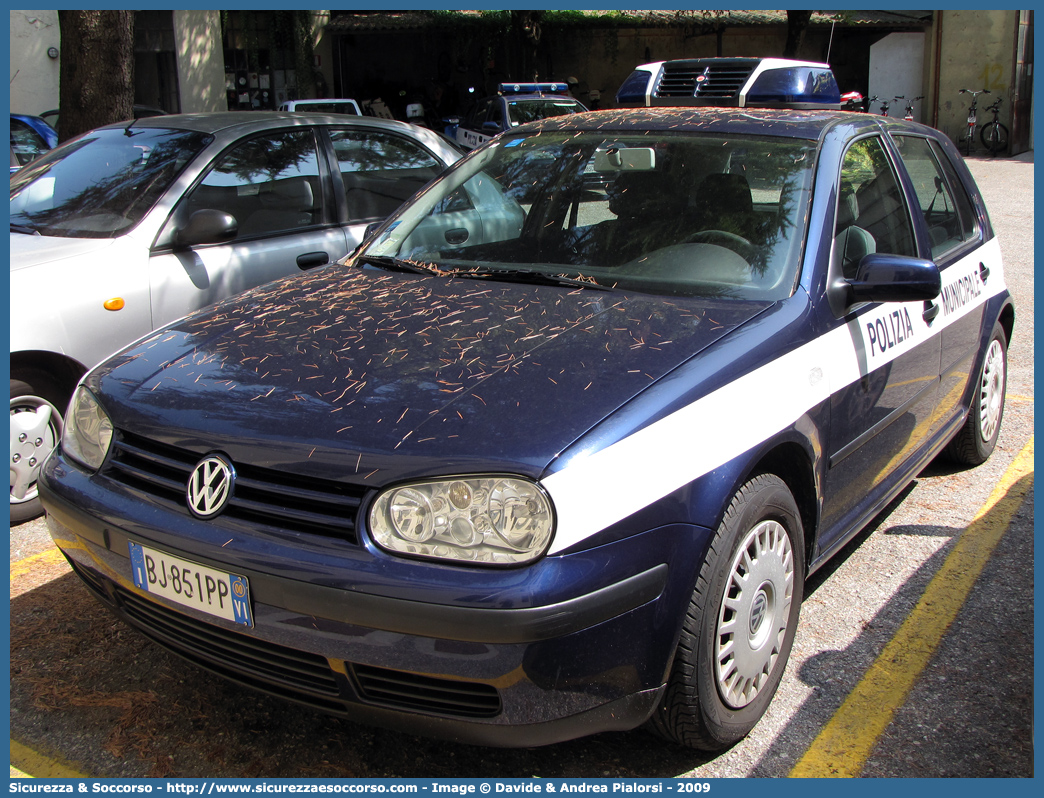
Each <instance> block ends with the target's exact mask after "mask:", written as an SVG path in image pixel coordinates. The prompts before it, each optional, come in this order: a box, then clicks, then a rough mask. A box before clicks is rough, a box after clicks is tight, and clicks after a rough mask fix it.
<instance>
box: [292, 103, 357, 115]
mask: <svg viewBox="0 0 1044 798" xmlns="http://www.w3.org/2000/svg"><path fill="white" fill-rule="evenodd" d="M279 110H280V111H307V112H308V113H312V114H351V115H352V116H362V110H361V109H360V108H359V103H357V102H356V101H355V100H289V101H287V102H285V103H283V104H282V105H280V106H279Z"/></svg>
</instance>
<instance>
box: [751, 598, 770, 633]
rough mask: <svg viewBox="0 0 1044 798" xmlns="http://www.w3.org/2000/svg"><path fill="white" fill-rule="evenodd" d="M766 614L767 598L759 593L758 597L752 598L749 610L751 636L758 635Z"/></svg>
mask: <svg viewBox="0 0 1044 798" xmlns="http://www.w3.org/2000/svg"><path fill="white" fill-rule="evenodd" d="M767 612H768V598H767V597H766V596H765V594H764V593H762V592H760V591H759V592H758V595H756V596H755V597H754V605H753V606H752V607H751V608H750V633H751V634H752V635H756V634H757V633H758V630H759V629H760V628H761V624H762V622H763V621H764V620H765V614H766V613H767Z"/></svg>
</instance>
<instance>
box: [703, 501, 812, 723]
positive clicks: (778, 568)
mask: <svg viewBox="0 0 1044 798" xmlns="http://www.w3.org/2000/svg"><path fill="white" fill-rule="evenodd" d="M793 595H794V554H793V550H792V549H791V545H790V538H789V537H788V536H787V531H786V530H785V529H784V528H783V526H782V525H781V524H779V523H777V522H776V521H763V522H761V523H760V524H758V525H757V526H756V527H754V529H752V530H751V531H750V532H748V533H747V537H746V538H745V539H744V541H743V544H742V545H741V546H740V549H739V552H738V553H737V554H736V558H735V560H733V562H732V567H731V568H730V569H729V578H728V581H727V582H726V584H725V594H724V596H723V597H722V602H721V611H720V612H719V613H718V629H717V646H716V657H715V674H716V676H717V680H718V691H719V692H720V693H721V697H722V700H723V701H724V702H725V703H726V704H727V705H728V706H730V707H732V708H733V709H741V708H743V707H745V706H747V705H748V704H749V703H750V702H751V701H753V700H754V699H755V698H757V696H758V693H759V692H760V691H761V690H762V689H763V688H764V687H765V684H766V683H767V682H768V680H769V677H770V676H771V674H772V670H773V668H775V666H776V661H777V660H778V659H779V653H780V650H781V649H782V647H783V638H784V637H785V636H786V632H787V623H788V621H789V619H790V605H791V601H792V599H793Z"/></svg>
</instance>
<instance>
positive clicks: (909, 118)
mask: <svg viewBox="0 0 1044 798" xmlns="http://www.w3.org/2000/svg"><path fill="white" fill-rule="evenodd" d="M895 99H897V100H905V99H906V98H905V97H903V96H902V95H901V94H900V95H899V96H898V97H896V98H895ZM923 99H924V95H922V96H920V97H914V98H913V99H912V100H910V101H908V102H907V103H906V109H905V110H906V113H905V114H904V116H903V119H905V120H906V121H907V122H913V121H914V113H913V108H914V106H913V104H914V103H915V102H917V101H918V100H923Z"/></svg>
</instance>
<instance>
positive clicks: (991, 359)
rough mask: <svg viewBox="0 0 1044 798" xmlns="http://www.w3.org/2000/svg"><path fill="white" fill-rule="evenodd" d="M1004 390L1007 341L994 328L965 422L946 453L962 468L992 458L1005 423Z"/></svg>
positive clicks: (995, 327) (1006, 338)
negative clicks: (1002, 423) (1003, 422)
mask: <svg viewBox="0 0 1044 798" xmlns="http://www.w3.org/2000/svg"><path fill="white" fill-rule="evenodd" d="M1007 387H1008V337H1007V335H1005V333H1004V328H1003V327H1001V326H1000V324H995V325H994V326H993V335H991V336H990V343H989V345H988V346H987V347H986V354H985V355H984V356H983V362H982V369H981V370H980V371H979V378H978V381H977V382H976V384H975V393H973V394H972V400H971V409H970V411H969V412H968V419H967V420H966V421H965V422H964V426H963V427H961V429H960V431H959V432H958V433H957V434H956V435H955V436H954V437H953V440H951V441H950V443H949V445H948V446H947V449H946V452H947V454H948V455H949V456H950V457H951V458H952V459H953V460H956V461H957V462H958V463H960V464H961V465H967V466H977V465H980V464H982V463H985V462H986V461H987V460H988V459H989V458H990V455H991V454H993V450H994V449H995V448H996V446H997V438H998V437H999V436H1000V430H1001V422H1002V421H1003V420H1004V394H1005V391H1006V390H1007Z"/></svg>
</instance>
